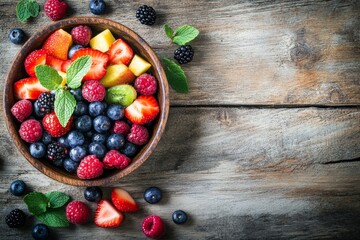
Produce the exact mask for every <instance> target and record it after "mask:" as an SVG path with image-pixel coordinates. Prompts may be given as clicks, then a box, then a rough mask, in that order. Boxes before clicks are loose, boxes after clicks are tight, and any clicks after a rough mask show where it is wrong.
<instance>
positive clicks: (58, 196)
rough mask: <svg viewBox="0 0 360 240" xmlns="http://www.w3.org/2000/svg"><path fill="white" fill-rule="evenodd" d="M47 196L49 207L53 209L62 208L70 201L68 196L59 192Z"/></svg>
mask: <svg viewBox="0 0 360 240" xmlns="http://www.w3.org/2000/svg"><path fill="white" fill-rule="evenodd" d="M45 196H46V197H47V198H48V199H49V206H50V207H51V208H59V207H62V206H64V204H65V203H67V201H69V199H70V197H69V196H68V195H66V194H64V193H62V192H57V191H54V192H49V193H46V194H45Z"/></svg>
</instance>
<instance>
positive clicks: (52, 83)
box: [35, 64, 63, 90]
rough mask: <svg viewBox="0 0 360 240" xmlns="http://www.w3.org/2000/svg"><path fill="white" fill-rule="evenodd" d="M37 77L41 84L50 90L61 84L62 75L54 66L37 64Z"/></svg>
mask: <svg viewBox="0 0 360 240" xmlns="http://www.w3.org/2000/svg"><path fill="white" fill-rule="evenodd" d="M35 74H36V77H37V78H38V79H39V82H40V84H41V85H42V86H43V87H44V88H47V89H49V90H56V89H58V88H59V87H60V86H61V82H62V80H63V79H62V77H61V76H60V75H59V73H58V72H57V71H56V70H55V69H54V68H52V67H49V66H47V65H42V64H41V65H37V66H36V67H35Z"/></svg>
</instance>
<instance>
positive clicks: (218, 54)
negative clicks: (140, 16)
mask: <svg viewBox="0 0 360 240" xmlns="http://www.w3.org/2000/svg"><path fill="white" fill-rule="evenodd" d="M16 2H17V1H13V0H0V16H1V17H0V18H1V19H0V33H1V34H0V39H1V42H0V49H1V54H0V62H1V64H2V67H1V68H0V77H1V79H2V81H1V83H0V86H1V88H2V89H3V85H4V79H5V77H6V74H7V71H8V69H9V67H10V64H11V63H12V61H13V60H14V56H15V54H16V53H17V51H18V50H19V49H20V46H16V45H13V44H11V43H10V41H9V40H8V39H7V34H8V32H9V30H10V29H11V28H13V27H21V28H23V29H24V30H25V31H26V32H27V33H28V35H31V34H33V33H34V32H35V31H36V30H37V29H39V28H42V27H44V26H45V25H47V24H49V23H50V20H48V18H47V17H46V16H45V14H44V12H43V11H41V13H40V16H39V17H38V18H36V19H34V20H31V21H29V22H28V23H20V22H19V21H18V20H17V19H16V16H15V6H16ZM38 2H40V3H41V5H43V3H44V1H40V0H39V1H38ZM67 2H68V3H69V5H70V6H71V13H69V16H83V15H91V13H90V12H89V11H88V7H87V3H86V4H84V2H88V1H76V0H68V1H67ZM106 2H107V4H108V8H109V9H110V12H109V13H108V14H106V15H104V17H106V18H109V19H112V20H115V21H118V22H120V23H122V24H124V25H127V26H128V27H130V28H132V29H134V30H135V31H136V32H138V33H139V34H140V35H141V36H142V37H143V38H144V39H145V40H146V41H147V42H148V43H149V44H150V45H151V46H152V47H153V48H154V49H155V51H156V52H157V53H158V55H159V56H160V57H171V56H172V52H173V51H174V50H175V48H176V46H175V45H173V44H171V43H170V42H169V40H168V39H167V38H166V37H165V34H164V32H163V28H162V27H163V25H164V24H165V23H168V24H169V25H170V26H173V27H174V26H179V25H182V24H192V25H194V26H196V27H197V28H198V29H199V30H200V32H201V34H200V37H199V38H198V39H197V40H196V41H195V42H193V44H192V46H193V47H194V49H195V52H196V53H195V58H194V60H193V62H191V63H190V64H188V65H186V66H184V69H185V72H186V73H187V75H188V77H189V85H190V93H189V94H178V93H176V92H174V91H171V92H170V94H171V109H170V116H169V120H168V124H167V128H166V131H165V134H164V136H163V138H162V139H161V141H160V144H159V145H158V147H157V148H156V151H155V152H154V153H153V155H152V156H151V157H150V159H149V160H148V161H147V162H146V163H145V164H144V165H143V166H142V167H141V168H139V169H138V170H137V171H136V172H135V173H133V174H132V175H130V176H127V177H125V178H124V179H123V180H122V181H120V182H118V183H117V184H114V185H112V186H106V187H104V190H105V192H106V194H105V196H108V192H109V189H111V187H113V186H121V187H123V188H125V189H127V190H128V191H129V192H130V193H132V194H133V196H134V198H135V199H136V200H137V201H138V202H139V204H140V206H141V211H140V212H138V213H135V214H127V215H126V221H125V222H124V224H123V225H122V226H121V227H119V228H117V229H100V228H98V227H96V226H95V225H94V224H93V223H89V224H86V225H84V226H76V227H75V226H73V227H71V228H68V229H52V232H53V233H52V237H51V239H105V238H106V239H120V238H124V239H130V238H134V239H135V238H137V239H144V238H145V237H144V235H143V234H142V232H141V230H140V225H141V220H142V219H143V218H144V217H145V216H146V215H148V214H158V215H160V216H161V217H162V218H163V219H165V221H166V225H167V233H166V235H165V237H164V239H289V238H299V239H309V238H312V239H314V238H316V239H318V238H342V239H355V238H360V237H359V236H360V159H359V157H360V109H359V106H360V18H359V16H360V2H359V1H356V0H355V1H340V0H333V1H320V0H302V1H299V0H293V1H267V0H259V1H235V0H233V1H174V0H171V1H145V2H141V1H118V0H113V1H106ZM144 3H147V4H149V5H152V6H153V7H154V8H155V9H156V10H157V13H158V20H157V24H156V25H155V26H152V27H147V26H144V25H141V24H140V23H139V22H138V21H137V20H136V19H135V17H134V13H135V10H136V8H137V7H138V6H139V5H141V4H144ZM0 95H1V97H2V95H3V92H2V91H1V93H0ZM1 108H3V106H2V105H1ZM0 122H1V125H0V158H1V162H0V174H1V175H0V179H1V183H0V184H1V189H0V191H1V195H0V207H1V213H2V214H1V216H2V217H1V218H2V219H4V216H5V215H6V214H7V213H8V212H9V211H10V210H11V209H14V208H15V207H17V208H20V209H24V210H25V209H26V207H25V205H24V203H23V202H22V200H21V199H20V198H17V197H14V196H12V195H11V194H10V193H9V191H8V187H9V184H10V183H11V181H13V180H15V179H22V180H24V181H25V182H26V183H27V184H28V185H30V187H31V189H33V190H36V191H41V192H47V191H52V190H58V191H63V192H65V193H67V194H69V195H71V196H72V198H73V199H83V196H82V195H83V190H84V188H79V187H73V186H67V185H64V184H61V183H58V182H56V181H54V180H52V179H50V178H48V177H46V176H44V175H42V174H40V173H39V172H38V171H37V170H36V169H34V168H33V167H32V166H31V165H30V164H29V163H28V162H27V161H26V160H25V159H24V157H22V155H20V153H19V152H18V151H17V149H16V148H15V145H14V144H13V143H12V141H11V139H10V137H9V134H8V132H7V129H6V126H5V123H4V118H3V116H1V117H0ZM152 185H154V186H158V187H160V188H161V189H163V191H164V199H163V200H162V202H161V203H160V204H158V205H149V204H146V203H145V201H144V200H143V199H142V193H143V191H144V189H145V188H146V187H149V186H152ZM91 207H92V208H93V209H94V208H95V205H91ZM177 209H183V210H185V211H187V212H188V214H189V216H190V221H189V222H188V223H187V224H186V225H184V226H176V225H175V224H174V223H172V221H171V213H172V212H173V211H174V210H177ZM34 221H35V220H33V219H32V218H31V220H30V222H29V223H28V224H27V227H26V228H25V229H21V230H16V229H8V228H7V226H6V225H5V223H4V220H1V221H0V229H1V230H2V232H1V234H0V239H30V238H31V237H30V230H31V227H32V225H33V224H34Z"/></svg>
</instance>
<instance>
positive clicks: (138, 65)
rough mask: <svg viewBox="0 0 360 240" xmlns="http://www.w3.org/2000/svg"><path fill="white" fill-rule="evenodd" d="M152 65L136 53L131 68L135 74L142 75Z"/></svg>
mask: <svg viewBox="0 0 360 240" xmlns="http://www.w3.org/2000/svg"><path fill="white" fill-rule="evenodd" d="M150 67H151V64H150V63H148V62H147V61H145V60H144V59H142V58H141V57H139V56H138V55H136V54H135V55H134V57H133V59H132V60H131V63H130V65H129V69H130V70H131V71H132V72H133V73H134V74H135V76H140V75H141V74H143V73H145V72H146V71H147V70H149V68H150Z"/></svg>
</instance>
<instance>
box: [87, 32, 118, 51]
mask: <svg viewBox="0 0 360 240" xmlns="http://www.w3.org/2000/svg"><path fill="white" fill-rule="evenodd" d="M114 41H115V38H114V36H113V35H112V33H111V32H110V30H109V29H106V30H104V31H102V32H101V33H99V34H98V35H96V36H95V37H93V38H92V39H91V40H90V47H91V48H93V49H96V50H99V51H101V52H107V50H109V48H110V46H111V44H112V43H113V42H114Z"/></svg>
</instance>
